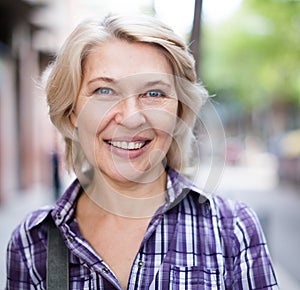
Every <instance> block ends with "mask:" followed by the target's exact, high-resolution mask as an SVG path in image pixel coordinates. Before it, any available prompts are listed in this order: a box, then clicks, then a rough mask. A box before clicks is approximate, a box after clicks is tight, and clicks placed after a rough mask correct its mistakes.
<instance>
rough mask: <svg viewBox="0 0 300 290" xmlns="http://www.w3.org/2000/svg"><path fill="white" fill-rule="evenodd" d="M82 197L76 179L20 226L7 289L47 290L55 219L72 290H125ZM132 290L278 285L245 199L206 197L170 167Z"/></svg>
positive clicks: (130, 285)
mask: <svg viewBox="0 0 300 290" xmlns="http://www.w3.org/2000/svg"><path fill="white" fill-rule="evenodd" d="M81 192H82V188H81V186H80V184H79V182H78V181H77V180H76V181H75V182H74V183H73V184H72V185H71V186H70V187H69V188H68V190H67V191H66V192H65V194H64V195H63V196H62V197H61V199H60V200H59V201H58V202H57V203H56V205H55V207H54V208H42V209H40V210H38V211H35V212H33V213H31V214H30V215H29V216H28V217H27V218H26V219H25V220H24V222H22V223H21V224H20V225H19V226H18V227H17V229H16V230H15V231H14V233H13V235H12V238H11V240H10V243H9V245H8V250H7V289H18V290H25V289H46V286H45V283H46V282H45V281H46V255H47V252H46V245H47V225H46V223H45V219H46V217H47V216H48V214H52V216H53V218H54V220H55V222H56V224H57V226H58V228H59V229H60V231H61V233H62V234H63V237H64V239H65V243H66V245H67V246H68V248H69V249H70V289H74V290H75V289H78V290H79V289H80V290H81V289H121V288H120V286H119V283H118V281H117V279H116V277H115V275H114V273H113V272H112V271H111V270H110V268H109V266H108V265H107V264H106V263H105V262H104V261H103V260H102V259H101V257H99V256H98V255H97V253H96V252H95V251H94V250H93V248H92V247H91V246H90V245H89V244H88V243H87V242H86V241H85V240H84V239H83V237H82V236H81V234H80V232H79V229H78V224H77V222H76V220H75V219H74V211H75V207H76V200H77V198H78V196H79V195H80V193H81ZM187 193H188V194H187ZM120 263H122V261H120ZM128 289H130V290H131V289H132V290H142V289H157V290H159V289H160V290H167V289H173V290H176V289H177V290H179V289H180V290H182V289H186V290H194V289H204V290H206V289H278V286H277V282H276V278H275V274H274V271H273V267H272V264H271V261H270V257H269V252H268V248H267V245H266V242H265V238H264V235H263V232H262V230H261V227H260V224H259V222H258V219H257V217H256V215H255V213H254V212H253V211H252V210H251V209H250V208H249V207H247V206H246V205H244V204H243V203H240V202H236V201H231V200H227V199H223V198H221V197H219V196H212V197H205V196H204V195H203V193H202V192H201V191H200V190H199V189H197V188H196V187H195V186H194V185H192V184H191V183H190V182H189V181H188V180H186V179H185V178H183V177H182V176H181V175H179V174H178V173H177V172H175V171H173V170H171V169H170V170H169V172H168V201H167V202H166V203H165V204H164V205H163V206H162V207H161V208H160V209H159V210H158V211H157V213H156V214H155V215H154V217H153V218H152V221H151V223H150V225H149V227H148V230H147V232H146V235H145V237H144V240H143V243H142V245H141V247H140V250H139V252H138V253H137V256H136V259H135V261H134V264H133V265H132V269H131V274H130V278H129V282H128Z"/></svg>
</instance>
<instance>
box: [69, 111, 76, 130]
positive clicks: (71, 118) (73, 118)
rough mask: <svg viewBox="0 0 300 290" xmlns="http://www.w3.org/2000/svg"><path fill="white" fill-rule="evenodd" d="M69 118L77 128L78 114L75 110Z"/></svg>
mask: <svg viewBox="0 0 300 290" xmlns="http://www.w3.org/2000/svg"><path fill="white" fill-rule="evenodd" d="M69 119H70V121H71V124H72V125H73V126H74V128H77V116H76V113H75V112H74V111H72V112H71V115H70V116H69Z"/></svg>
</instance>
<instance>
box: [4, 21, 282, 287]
mask: <svg viewBox="0 0 300 290" xmlns="http://www.w3.org/2000/svg"><path fill="white" fill-rule="evenodd" d="M50 70H51V71H50V74H49V77H48V80H47V83H46V93H47V100H48V104H49V110H50V117H51V120H52V122H53V123H54V125H55V126H56V127H57V128H58V129H59V130H60V132H61V133H62V135H63V136H64V138H65V142H66V160H67V163H68V166H69V167H70V168H73V169H74V171H75V173H76V175H77V179H76V180H75V181H74V182H73V183H72V184H71V185H70V187H69V188H68V189H67V190H66V192H65V193H64V194H63V195H62V197H61V198H60V199H59V200H58V201H57V203H56V204H55V205H54V206H53V207H49V208H42V209H39V210H37V211H35V212H33V213H32V214H30V215H29V216H28V217H27V218H26V219H25V221H24V222H22V223H21V224H20V225H19V226H18V227H17V229H16V230H15V231H14V233H13V235H12V237H11V240H10V242H9V245H8V256H7V257H8V259H7V289H46V287H48V288H47V289H51V288H50V287H51V285H59V283H61V281H63V282H62V283H67V285H68V286H67V287H69V288H70V289H277V282H276V278H275V275H274V271H273V267H272V264H271V260H270V257H269V251H268V248H267V245H266V241H265V238H264V235H263V233H262V230H261V227H260V224H259V222H258V219H257V217H256V215H255V213H254V212H253V211H252V210H251V209H250V208H249V207H247V206H246V205H244V204H242V203H239V202H235V201H231V200H226V199H223V198H221V197H219V196H213V195H208V194H205V193H204V192H203V191H202V190H200V189H199V188H197V187H196V186H195V185H194V184H193V183H192V182H191V181H190V180H188V179H186V178H185V177H184V176H183V174H182V172H184V171H185V169H186V168H187V167H188V160H189V159H190V158H191V154H192V152H191V144H192V141H193V136H192V132H193V125H194V123H195V120H196V118H197V113H198V112H199V109H200V107H201V105H202V104H203V102H204V101H205V99H206V98H207V92H206V91H205V90H204V88H203V87H202V86H200V85H199V84H197V79H196V74H195V69H194V60H193V58H192V56H191V55H190V53H189V51H188V47H187V45H186V44H185V43H184V42H183V41H182V40H181V38H180V37H178V36H177V35H176V34H175V33H174V32H173V31H172V30H171V29H170V28H169V27H167V26H166V25H165V24H163V23H161V22H160V21H158V20H157V19H155V18H152V17H146V16H143V17H125V16H114V15H110V16H108V17H106V18H105V19H104V20H103V21H102V22H93V21H87V22H83V23H81V24H80V25H79V26H78V27H77V28H76V29H75V31H74V32H73V33H72V34H71V35H70V36H69V37H68V39H67V40H66V42H65V44H64V46H63V47H62V49H61V51H60V52H59V54H58V56H57V58H56V60H55V61H54V63H53V64H52V65H51V67H50ZM233 182H234V181H233ZM49 228H50V230H49ZM53 232H55V233H56V234H57V233H58V234H59V236H60V237H62V243H59V239H58V237H57V236H55V237H56V238H54V243H56V244H55V247H54V248H55V249H57V248H60V249H62V250H61V254H60V253H55V254H53V255H54V256H53V255H52V254H51V253H52V250H53V247H52V242H53V238H52V237H53ZM54 235H55V234H54ZM55 249H54V252H55ZM65 250H66V251H65ZM47 251H48V265H47ZM65 253H66V254H65ZM56 255H57V256H56ZM49 261H52V262H49ZM53 264H54V265H55V266H54V267H52V266H53ZM51 265H52V266H51ZM53 268H54V269H53ZM57 269H58V271H57ZM65 269H67V271H64V270H65ZM52 271H54V272H55V274H54V275H53V272H52ZM64 272H67V274H65V276H64V275H63V273H64ZM46 277H47V278H46ZM49 277H50V278H49ZM53 277H54V278H53ZM47 279H48V280H47ZM46 281H47V282H46ZM53 281H54V282H53ZM65 281H67V282H65ZM52 282H53V283H54V284H51V283H52ZM46 283H48V284H47V286H46ZM62 285H63V284H62ZM55 287H56V288H55ZM55 287H54V288H52V289H66V288H63V287H64V286H61V288H59V286H55Z"/></svg>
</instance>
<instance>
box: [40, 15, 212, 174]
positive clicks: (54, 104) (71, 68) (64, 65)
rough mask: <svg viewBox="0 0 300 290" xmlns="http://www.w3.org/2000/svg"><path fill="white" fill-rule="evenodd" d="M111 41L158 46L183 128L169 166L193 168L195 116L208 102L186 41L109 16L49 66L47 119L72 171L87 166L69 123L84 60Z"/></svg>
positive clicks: (143, 19)
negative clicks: (61, 142) (58, 135)
mask: <svg viewBox="0 0 300 290" xmlns="http://www.w3.org/2000/svg"><path fill="white" fill-rule="evenodd" d="M113 38H115V39H121V40H125V41H128V42H142V43H147V44H149V45H154V46H156V47H158V48H160V49H161V51H162V52H163V53H164V55H165V57H166V58H167V59H168V61H169V62H170V64H171V66H172V69H173V73H174V76H175V77H176V91H177V95H178V98H179V110H178V116H179V118H180V119H181V120H182V121H183V122H181V123H184V124H185V126H178V128H177V130H175V131H176V132H175V133H174V141H173V143H172V144H171V147H170V149H169V152H168V154H167V164H168V165H169V166H170V167H172V168H174V169H176V170H178V171H183V170H184V169H185V168H186V166H188V163H189V158H190V152H191V145H192V141H193V134H192V129H193V127H194V124H195V120H196V117H197V113H198V112H199V109H200V107H201V105H202V104H203V101H204V100H205V99H206V98H207V92H206V90H205V89H204V88H203V87H202V86H201V85H199V84H197V77H196V72H195V67H194V59H193V57H192V55H191V54H190V52H189V50H188V47H187V45H186V44H185V43H184V41H183V40H182V39H181V38H180V37H179V36H178V35H176V34H175V33H174V32H173V30H172V29H170V28H169V27H168V26H166V25H165V24H163V23H162V22H160V21H159V20H158V19H156V18H154V17H150V16H138V17H132V16H130V17H129V16H120V15H109V16H107V17H106V18H104V20H103V21H102V22H98V21H84V22H82V23H81V24H79V25H78V26H77V27H76V28H75V30H74V31H73V32H72V33H71V35H70V36H69V37H68V38H67V39H66V41H65V43H64V45H63V46H62V48H61V50H60V51H59V53H58V55H57V56H56V59H55V61H54V62H53V63H52V64H50V66H49V67H48V74H47V75H48V77H47V80H46V85H45V90H46V95H47V102H48V105H49V114H50V118H51V121H52V123H53V124H54V125H55V126H56V127H57V128H58V130H59V131H60V132H61V134H62V135H63V137H64V139H65V145H66V152H65V154H66V163H67V167H68V169H70V168H72V167H73V168H74V162H84V156H79V155H80V154H79V151H80V150H79V149H80V144H79V143H78V142H77V141H76V140H74V129H75V128H74V126H73V125H72V123H71V121H70V116H71V113H72V111H73V109H74V106H75V104H76V100H77V96H78V94H79V90H80V86H81V82H82V78H83V70H84V61H85V59H86V57H87V56H88V54H89V53H90V52H91V49H92V48H93V47H96V46H98V45H100V44H101V43H104V42H106V41H108V40H110V39H113ZM186 125H187V126H188V128H189V130H188V129H187V127H186ZM76 147H78V148H76ZM74 153H75V154H74ZM77 153H78V154H79V155H78V156H77ZM74 158H75V159H77V160H75V159H74Z"/></svg>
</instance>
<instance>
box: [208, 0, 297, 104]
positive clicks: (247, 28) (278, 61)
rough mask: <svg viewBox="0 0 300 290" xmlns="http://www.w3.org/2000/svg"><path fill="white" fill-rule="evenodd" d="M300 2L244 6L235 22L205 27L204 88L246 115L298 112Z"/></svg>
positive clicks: (254, 1)
mask: <svg viewBox="0 0 300 290" xmlns="http://www.w3.org/2000/svg"><path fill="white" fill-rule="evenodd" d="M299 32H300V1H297V0H263V1H262V0H244V2H243V5H242V6H241V9H240V10H239V11H238V13H236V15H235V16H234V17H232V18H231V19H229V20H227V21H226V22H225V23H221V25H218V26H210V27H209V26H205V31H204V35H203V37H204V40H203V43H204V52H203V55H204V57H203V60H202V66H203V68H202V71H203V80H204V83H205V84H207V85H208V88H209V90H210V91H212V92H215V93H216V94H217V95H219V96H222V97H226V98H229V99H232V100H233V101H235V102H238V103H240V104H242V106H243V107H244V108H246V109H253V108H254V107H255V108H257V107H262V108H263V107H266V106H270V104H272V103H274V102H277V101H279V102H284V103H289V104H293V105H297V106H300V38H299Z"/></svg>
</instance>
